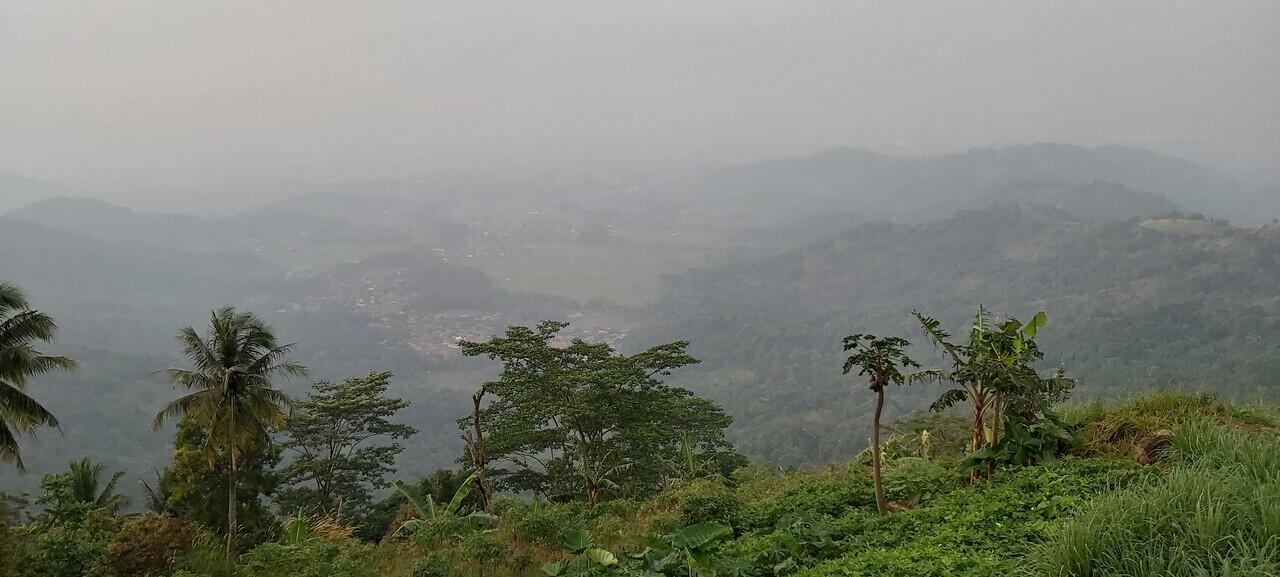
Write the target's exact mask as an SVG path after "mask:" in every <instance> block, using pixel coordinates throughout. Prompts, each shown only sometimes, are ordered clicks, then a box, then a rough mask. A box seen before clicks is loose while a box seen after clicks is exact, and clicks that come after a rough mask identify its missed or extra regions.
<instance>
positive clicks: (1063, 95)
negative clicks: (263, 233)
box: [0, 0, 1280, 209]
mask: <svg viewBox="0 0 1280 577" xmlns="http://www.w3.org/2000/svg"><path fill="white" fill-rule="evenodd" d="M1278 29H1280V3H1277V2H1272V1H1270V0H1264V1H1251V2H1244V1H1241V2H1169V1H1144V2H1113V1H1100V2H1026V1H1011V2H849V1H836V2H800V3H797V2H782V1H778V2H744V1H731V2H730V1H724V2H685V1H677V2H666V1H662V2H658V1H645V2H626V3H621V2H618V3H604V2H550V1H536V2H511V1H504V2H477V1H474V0H468V1H464V2H444V1H439V0H435V1H429V2H422V1H416V2H391V1H383V2H334V3H329V2H316V1H305V2H288V3H286V2H267V3H263V2H256V1H255V2H229V1H223V2H201V3H196V2H172V1H168V0H159V1H130V2H92V3H86V2H75V1H71V2H62V1H49V2H9V1H7V0H3V1H0V173H12V174H19V175H23V176H27V177H32V178H38V179H43V180H49V181H53V182H60V183H69V184H74V185H76V186H78V187H80V188H81V189H82V190H84V191H86V192H89V193H96V194H98V195H100V196H104V197H107V198H111V199H113V200H123V201H131V202H133V203H134V204H135V205H136V204H138V203H139V202H144V201H145V202H147V203H150V204H151V206H139V208H144V209H146V208H151V209H155V208H157V207H160V208H170V209H174V208H184V207H186V208H192V209H195V208H196V207H212V206H216V205H218V204H220V203H222V202H224V199H223V197H222V196H221V194H222V193H227V192H228V191H232V190H239V191H241V197H242V198H235V199H233V201H234V202H246V203H247V202H251V201H253V200H260V198H256V196H257V195H259V192H253V193H252V194H250V193H247V192H245V191H256V190H259V189H261V190H272V187H271V186H270V185H269V184H264V183H277V182H309V181H322V180H346V179H362V178H370V177H388V176H391V177H403V176H417V175H432V174H445V173H458V172H461V173H471V172H486V173H487V172H494V171H516V170H539V171H541V170H553V171H595V170H615V171H635V170H640V171H657V172H662V171H668V170H675V169H682V168H688V167H693V166H700V165H708V164H719V163H734V162H745V161H752V160H758V159H763V158H770V157H778V156H787V155H797V154H806V153H810V152H813V151H816V150H820V149H823V148H827V147H832V146H854V147H864V148H870V149H874V150H879V151H883V152H889V153H896V154H904V155H928V154H937V153H943V152H951V151H956V150H961V149H965V148H969V147H974V146H999V145H1003V144H1011V143H1025V142H1037V141H1057V142H1072V143H1077V144H1084V145H1096V144H1127V145H1136V146H1144V147H1149V148H1153V149H1156V150H1159V151H1162V152H1166V153H1171V154H1177V155H1182V156H1186V157H1189V158H1192V159H1193V160H1196V161H1199V162H1203V163H1206V164H1208V165H1210V166H1214V167H1217V168H1221V169H1224V170H1228V171H1231V172H1233V173H1235V174H1237V175H1240V176H1244V177H1246V178H1253V179H1259V180H1272V181H1274V180H1278V179H1280V166H1277V163H1278V161H1277V159H1278V158H1280V35H1278V34H1277V33H1276V31H1277V30H1278ZM140 191H142V192H140ZM215 193H217V195H218V198H216V199H213V198H210V197H211V196H214V195H215ZM140 195H142V196H140ZM146 195H149V196H146ZM162 195H163V196H162ZM246 196H250V197H251V198H244V197H246ZM224 208H225V207H224Z"/></svg>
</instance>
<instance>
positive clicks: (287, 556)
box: [177, 394, 1280, 577]
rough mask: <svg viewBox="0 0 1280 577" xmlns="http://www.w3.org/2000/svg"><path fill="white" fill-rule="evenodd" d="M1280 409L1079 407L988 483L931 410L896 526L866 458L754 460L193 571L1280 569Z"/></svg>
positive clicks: (893, 444)
mask: <svg viewBox="0 0 1280 577" xmlns="http://www.w3.org/2000/svg"><path fill="white" fill-rule="evenodd" d="M1276 417H1277V413H1276V412H1275V411H1274V409H1269V408H1265V407H1253V408H1240V407H1233V406H1229V405H1225V404H1223V403H1220V402H1218V401H1217V400H1215V399H1214V398H1212V397H1209V396H1194V395H1183V394H1162V395H1154V396H1147V397H1142V398H1140V399H1137V400H1135V401H1133V402H1131V403H1129V404H1126V405H1121V406H1110V407H1108V406H1101V405H1094V406H1089V407H1076V408H1072V409H1071V410H1068V411H1066V417H1065V419H1066V421H1067V422H1068V423H1069V425H1070V429H1071V431H1072V432H1073V434H1074V440H1073V442H1072V445H1071V448H1070V450H1069V451H1068V453H1067V454H1065V455H1063V456H1062V457H1061V458H1059V459H1056V460H1053V461H1051V462H1047V463H1044V464H1041V465H1037V466H1027V467H1010V468H1006V469H1004V470H1000V471H997V473H996V475H995V477H994V479H993V480H991V481H985V480H983V481H979V482H978V483H977V484H976V485H973V486H970V485H969V484H968V480H967V476H966V475H965V474H964V471H963V470H962V468H961V467H960V466H958V465H959V463H958V455H957V447H956V445H955V444H954V443H953V442H951V441H950V440H949V439H950V438H951V437H952V436H953V435H952V434H951V433H953V432H954V431H950V429H952V428H953V427H954V426H955V424H956V423H955V422H954V421H953V420H950V419H948V418H946V417H929V418H917V419H915V420H912V421H909V422H908V423H909V424H908V425H907V426H905V427H903V426H899V427H898V428H897V430H898V431H899V433H897V434H895V435H894V436H893V437H892V438H891V439H890V441H889V442H888V443H886V449H885V455H886V458H887V463H888V469H887V470H886V480H885V483H886V488H887V491H888V497H889V499H890V500H891V501H892V504H893V509H894V512H893V513H891V514H890V515H888V516H885V517H880V516H878V515H877V514H876V509H875V500H874V496H873V492H872V487H871V480H870V475H869V473H868V470H867V467H866V465H865V457H866V455H863V456H861V457H860V458H858V459H855V460H854V461H852V462H850V463H848V464H846V465H842V466H828V467H827V468H825V469H823V470H819V471H812V472H804V471H798V470H795V469H782V468H777V467H772V466H766V465H759V464H757V465H753V466H750V467H747V468H745V469H742V470H740V471H739V472H738V473H736V474H735V475H734V478H733V479H727V480H719V479H700V480H696V481H691V482H688V483H683V484H679V485H677V486H674V487H672V488H670V489H669V490H666V491H663V492H662V493H661V494H660V495H659V496H658V497H656V498H654V499H652V500H648V501H643V502H634V501H626V500H615V501H608V502H605V503H602V504H600V505H598V506H596V507H589V506H587V505H585V504H583V503H566V504H548V503H531V502H528V501H525V500H519V499H515V498H503V499H500V500H499V501H498V502H496V503H495V506H494V507H493V508H492V511H491V513H492V514H493V516H489V515H478V516H477V515H463V514H452V513H448V512H447V511H444V507H441V509H440V510H437V511H436V512H435V513H433V515H434V516H432V517H429V518H426V519H423V520H422V521H421V522H419V523H416V524H415V525H414V531H412V532H408V531H402V532H400V534H399V535H392V534H391V533H392V531H391V530H389V531H388V536H387V537H386V538H384V539H383V540H382V542H381V543H379V544H376V545H374V544H368V543H361V542H358V541H355V540H353V539H351V538H350V537H349V536H344V534H343V532H342V531H340V530H334V529H333V528H332V527H327V526H326V525H325V524H324V523H321V522H314V523H312V524H311V526H310V527H305V524H303V523H295V524H294V526H293V527H292V529H291V530H290V531H288V534H287V535H285V536H282V537H281V538H280V540H279V541H278V542H273V543H267V544H264V545H260V546H258V547H257V548H256V549H254V550H252V551H250V552H248V553H246V554H244V555H242V556H241V559H240V563H239V564H238V566H237V567H236V568H235V569H231V568H228V567H224V566H219V565H218V563H217V562H216V559H217V558H218V556H217V555H216V554H214V553H213V552H211V551H205V550H203V549H202V548H201V547H199V546H198V547H197V548H196V549H195V551H193V552H192V553H191V554H189V555H188V556H187V557H186V558H185V559H182V560H180V561H179V563H178V566H179V567H185V568H184V569H180V570H179V571H178V572H177V574H179V575H183V576H184V577H194V576H199V577H204V576H206V575H208V576H214V575H239V576H255V577H258V576H262V577H276V576H285V575H335V576H338V575H342V576H351V577H356V576H370V577H372V576H374V575H392V576H399V575H403V576H412V577H427V576H466V577H471V576H475V577H490V576H492V577H498V576H507V575H510V576H527V577H536V576H552V577H559V576H575V575H600V576H605V575H636V576H639V575H643V576H646V577H658V576H659V575H667V576H671V577H675V576H690V577H692V576H697V575H719V576H732V577H756V576H758V577H768V576H774V575H779V576H780V575H795V576H797V577H801V576H802V577H828V576H831V577H834V576H841V577H855V576H872V575H894V576H926V575H949V576H970V575H972V576H978V575H984V576H985V575H1017V574H1025V575H1045V576H1067V575H1072V576H1095V575H1097V576H1101V575H1132V576H1170V577H1172V576H1184V575H1193V576H1194V575H1205V576H1209V575H1246V576H1263V575H1276V574H1280V434H1278V431H1280V429H1277V422H1276ZM926 428H930V431H931V432H930V434H929V435H927V436H922V435H921V434H920V431H922V430H925V429H926ZM1168 433H1172V436H1171V437H1168V436H1167V435H1168ZM1152 439H1157V440H1165V441H1166V442H1159V443H1152V442H1151V440H1152ZM1137 453H1142V454H1143V456H1144V458H1143V459H1142V460H1144V461H1148V462H1149V464H1140V463H1139V462H1138V461H1137V460H1136V459H1135V458H1134V456H1135V455H1136V454H1137ZM407 511H408V509H406V510H402V516H401V519H404V518H406V516H405V513H406V512H407ZM393 525H397V524H393ZM393 528H394V527H393ZM295 529H296V530H295Z"/></svg>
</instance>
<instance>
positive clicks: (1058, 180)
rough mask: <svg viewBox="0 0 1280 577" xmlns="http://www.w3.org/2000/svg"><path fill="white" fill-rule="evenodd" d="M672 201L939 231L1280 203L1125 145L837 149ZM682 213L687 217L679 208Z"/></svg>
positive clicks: (1279, 212)
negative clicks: (1007, 209) (1018, 220)
mask: <svg viewBox="0 0 1280 577" xmlns="http://www.w3.org/2000/svg"><path fill="white" fill-rule="evenodd" d="M670 191H671V193H670V197H671V200H670V202H673V203H675V206H678V207H679V209H680V210H681V211H684V210H691V211H693V212H692V215H691V216H690V218H692V219H697V218H717V217H719V218H721V219H722V220H737V221H741V222H769V221H771V220H772V221H775V222H776V221H779V220H802V219H804V218H808V217H811V216H813V215H815V214H827V215H830V214H832V213H840V214H845V215H847V218H848V220H850V221H863V222H865V221H870V220H881V219H884V220H892V221H898V222H927V221H930V220H937V219H941V218H946V217H948V216H950V215H952V214H954V213H955V212H956V211H958V210H967V209H982V208H986V207H987V206H990V205H991V204H999V203H1007V202H1015V201H1030V202H1038V203H1041V204H1046V205H1050V206H1057V207H1060V208H1063V209H1064V210H1067V211H1069V212H1073V213H1075V214H1077V216H1080V217H1081V218H1082V219H1085V220H1090V221H1095V222H1101V221H1113V220H1125V219H1128V218H1132V217H1135V216H1154V215H1158V214H1163V213H1168V212H1171V211H1178V210H1180V211H1184V212H1200V213H1203V214H1206V215H1209V216H1211V217H1216V218H1228V219H1232V220H1239V221H1245V222H1264V221H1269V220H1270V219H1271V218H1274V217H1276V216H1280V204H1274V205H1270V204H1267V203H1265V202H1262V201H1260V200H1259V199H1258V195H1257V194H1254V193H1251V192H1249V191H1247V190H1245V188H1244V187H1243V186H1242V185H1241V184H1240V183H1238V182H1237V181H1236V180H1234V179H1232V178H1230V177H1227V176H1225V175H1222V174H1219V173H1217V172H1215V171H1213V170H1210V169H1207V168H1204V167H1201V166H1198V165H1196V164H1194V163H1191V162H1189V161H1186V160H1183V159H1179V158H1175V157H1171V156H1167V155H1163V154H1160V153H1157V152H1153V151H1150V150H1145V149H1140V148H1130V147H1122V146H1105V147H1097V148H1087V147H1082V146H1076V145H1069V144H1030V145H1019V146H1009V147H1004V148H990V149H972V150H969V151H965V152H960V153H955V154H947V155H941V156H932V157H896V156H889V155H885V154H880V153H876V152H872V151H867V150H861V149H850V148H837V149H830V150H826V151H822V152H819V153H816V154H813V155H809V156H805V157H799V158H790V159H781V160H771V161H766V162H761V163H757V164H749V165H742V166H736V167H729V168H725V169H721V170H716V171H712V172H709V173H706V174H703V175H701V176H698V177H696V178H691V179H686V180H683V181H680V182H677V183H673V184H672V185H671V187H670ZM672 212H677V210H676V209H673V210H672Z"/></svg>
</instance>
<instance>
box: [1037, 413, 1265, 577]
mask: <svg viewBox="0 0 1280 577" xmlns="http://www.w3.org/2000/svg"><path fill="white" fill-rule="evenodd" d="M1175 433H1176V436H1175V440H1174V445H1173V455H1174V457H1175V459H1177V463H1178V464H1177V466H1175V467H1174V468H1173V469H1172V470H1171V471H1169V473H1168V474H1167V475H1165V476H1163V477H1160V478H1155V479H1152V480H1151V481H1149V482H1147V483H1144V484H1141V485H1138V486H1134V487H1130V488H1128V489H1125V490H1122V491H1118V492H1115V493H1111V494H1109V495H1105V496H1103V497H1100V498H1098V499H1096V500H1095V501H1093V502H1092V503H1091V504H1090V506H1089V507H1088V508H1087V509H1086V510H1085V511H1083V512H1082V513H1081V514H1079V515H1077V516H1076V517H1075V518H1074V519H1072V520H1071V521H1069V522H1067V523H1066V524H1064V525H1062V526H1060V527H1059V528H1058V530H1057V531H1056V532H1055V533H1054V534H1053V536H1052V537H1051V539H1050V540H1049V541H1048V542H1047V543H1046V544H1045V545H1043V546H1042V547H1041V548H1040V550H1039V551H1038V552H1037V554H1034V555H1031V556H1030V559H1033V560H1034V562H1033V564H1032V565H1033V566H1032V567H1031V569H1032V571H1031V573H1033V574H1040V575H1051V576H1055V577H1057V576H1061V577H1066V576H1072V577H1092V576H1103V575H1108V576H1110V575H1127V576H1132V577H1148V576H1150V577H1156V576H1160V577H1175V576H1178V577H1181V576H1185V575H1190V576H1198V575H1204V576H1206V577H1207V576H1210V575H1214V576H1217V575H1239V576H1263V575H1266V576H1275V575H1280V437H1277V436H1276V435H1274V434H1271V433H1266V432H1263V433H1252V434H1251V433H1247V432H1244V431H1242V430H1240V429H1238V428H1235V427H1232V426H1228V425H1223V424H1221V423H1219V422H1215V421H1210V420H1206V419H1200V420H1192V421H1189V422H1187V423H1185V424H1182V425H1180V426H1178V427H1177V428H1176V430H1175Z"/></svg>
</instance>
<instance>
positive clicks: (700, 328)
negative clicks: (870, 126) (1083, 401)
mask: <svg viewBox="0 0 1280 577" xmlns="http://www.w3.org/2000/svg"><path fill="white" fill-rule="evenodd" d="M1278 286H1280V227H1277V226H1274V225H1268V226H1260V227H1241V226H1234V225H1231V224H1228V223H1226V222H1225V221H1210V220H1204V219H1199V218H1182V217H1171V218H1158V219H1141V220H1140V219H1134V220H1129V221H1125V222H1119V223H1110V224H1088V223H1083V222H1081V221H1080V220H1079V219H1076V218H1074V217H1072V216H1071V215H1068V214H1066V213H1063V212H1061V211H1057V210H1054V209H1049V208H1045V207H1040V206H1034V205H1012V206H1006V207H1002V208H994V209H991V210H987V211H980V212H962V213H960V214H958V215H956V216H955V217H953V218H949V219H946V220H943V221H940V222H936V223H931V224H925V225H904V224H889V223H871V224H866V225H862V226H859V227H856V228H854V229H853V230H850V231H849V232H847V233H845V234H842V235H840V236H839V237H837V238H834V239H831V240H829V241H826V242H821V243H818V244H814V245H811V246H808V247H806V248H803V249H799V250H794V251H790V252H787V253H784V254H779V255H776V256H772V257H767V258H764V259H759V260H745V261H738V262H734V263H729V264H723V265H719V266H712V267H706V268H700V269H696V270H693V271H690V272H687V273H684V274H681V275H676V276H674V277H672V278H671V279H670V280H669V282H668V283H667V287H666V289H665V292H664V295H663V296H662V298H661V299H660V300H659V302H658V304H657V305H656V310H655V312H654V314H653V315H652V317H651V318H653V319H655V321H654V323H653V324H652V325H650V327H649V328H648V330H647V331H645V332H646V333H647V334H646V335H645V336H646V338H652V339H662V338H674V337H676V336H679V338H687V339H690V340H692V341H693V343H694V345H693V348H692V352H693V354H694V355H695V356H697V357H698V358H701V359H704V360H705V361H706V362H705V363H704V365H702V366H701V367H700V369H699V372H698V373H697V374H696V375H695V376H692V377H689V378H688V379H687V380H688V381H689V382H690V383H691V384H692V385H693V386H694V388H695V389H696V390H699V391H702V392H706V393H707V394H709V395H710V396H712V397H713V398H715V399H716V400H717V401H719V402H721V403H723V404H724V405H725V406H726V408H727V409H729V411H730V412H731V414H734V415H735V416H736V417H737V421H736V424H735V430H734V433H735V435H736V437H735V439H734V440H735V441H736V442H737V443H738V444H739V447H740V448H741V449H742V450H743V451H744V452H746V453H747V454H754V455H762V456H765V457H767V458H769V459H772V460H777V461H783V462H823V461H824V460H826V459H831V458H842V457H847V456H848V455H850V454H852V453H854V452H856V451H857V450H858V449H859V448H861V447H862V446H865V442H864V439H865V433H864V429H865V424H864V423H865V419H863V418H862V416H863V415H865V414H866V413H867V411H869V410H870V402H871V400H872V399H871V396H869V395H864V394H851V391H852V389H851V387H853V386H854V385H853V384H852V382H851V381H850V380H849V379H846V378H841V377H840V374H839V373H840V367H839V366H838V363H837V362H836V360H837V359H839V358H840V350H839V346H840V339H841V337H843V336H845V335H847V334H849V333H851V332H857V331H864V332H865V331H871V332H875V333H877V334H901V335H904V336H908V337H911V338H913V339H914V340H916V341H917V342H923V339H922V338H920V330H919V328H918V326H917V325H915V324H914V321H913V319H912V317H911V315H910V312H911V311H912V309H916V308H918V309H920V310H922V311H924V312H927V313H929V314H932V315H934V316H937V317H938V318H939V319H940V320H942V321H943V323H944V325H946V326H949V327H954V328H955V330H957V331H959V330H961V329H963V327H965V326H967V324H966V323H967V322H968V321H969V318H970V316H971V315H972V314H973V312H974V310H975V309H976V307H977V306H978V305H979V304H985V305H986V306H987V307H990V308H991V309H992V310H993V311H995V312H997V313H1005V314H1012V315H1015V316H1022V317H1024V318H1025V317H1028V316H1030V315H1033V314H1034V313H1035V312H1036V311H1040V310H1044V311H1049V313H1050V316H1049V319H1050V320H1049V326H1048V327H1047V328H1046V329H1045V332H1044V334H1043V336H1042V339H1043V341H1044V343H1045V350H1047V351H1050V356H1049V358H1047V359H1046V363H1045V364H1046V368H1047V367H1053V366H1059V365H1061V366H1063V367H1065V368H1066V369H1067V370H1068V372H1069V373H1070V374H1071V375H1073V376H1076V377H1078V378H1079V379H1080V381H1081V384H1080V387H1079V389H1078V391H1079V393H1080V394H1091V393H1099V392H1102V391H1107V393H1108V394H1109V395H1113V394H1117V393H1120V394H1123V392H1125V391H1129V390H1133V389H1138V388H1150V387H1161V386H1166V385H1169V384H1178V383H1183V384H1187V385H1191V386H1198V387H1213V388H1217V389H1221V390H1223V392H1225V393H1241V394H1257V393H1260V392H1262V391H1264V388H1265V387H1268V386H1270V385H1273V384H1274V383H1275V382H1277V380H1280V297H1278V296H1277V289H1276V287H1278ZM917 354H918V356H919V357H922V358H925V359H930V360H932V361H934V362H941V359H940V358H936V357H937V355H936V354H934V353H932V352H931V351H928V350H918V351H917ZM857 392H861V391H857ZM936 395H937V391H936V390H932V389H930V388H929V387H927V386H919V387H917V388H916V389H913V390H905V391H902V392H897V391H895V394H893V395H891V396H890V404H891V405H892V406H893V409H894V410H895V411H897V412H899V413H901V412H906V411H909V410H911V409H916V408H922V407H924V406H925V405H926V401H927V400H931V399H932V398H934V397H936ZM832 428H836V429H845V430H843V431H840V432H839V433H837V434H833V431H832Z"/></svg>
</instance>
